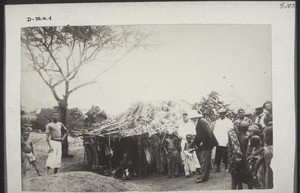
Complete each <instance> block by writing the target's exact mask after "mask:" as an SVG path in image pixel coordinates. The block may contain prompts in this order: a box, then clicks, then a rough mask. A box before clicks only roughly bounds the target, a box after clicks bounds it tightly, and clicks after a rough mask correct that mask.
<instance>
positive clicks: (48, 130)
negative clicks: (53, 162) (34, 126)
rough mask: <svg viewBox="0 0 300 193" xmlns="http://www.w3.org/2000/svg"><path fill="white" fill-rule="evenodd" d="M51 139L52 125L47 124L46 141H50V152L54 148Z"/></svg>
mask: <svg viewBox="0 0 300 193" xmlns="http://www.w3.org/2000/svg"><path fill="white" fill-rule="evenodd" d="M50 140H51V135H50V127H49V126H48V125H47V126H46V141H47V143H48V145H49V153H50V152H51V151H53V148H52V146H51V144H50Z"/></svg>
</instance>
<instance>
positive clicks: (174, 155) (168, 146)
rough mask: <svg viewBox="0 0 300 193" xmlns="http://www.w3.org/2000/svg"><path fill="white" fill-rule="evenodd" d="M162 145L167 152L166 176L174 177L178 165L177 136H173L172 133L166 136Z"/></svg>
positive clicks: (178, 147)
mask: <svg viewBox="0 0 300 193" xmlns="http://www.w3.org/2000/svg"><path fill="white" fill-rule="evenodd" d="M164 147H165V151H166V154H167V162H168V176H167V178H171V177H172V178H175V177H176V176H178V165H179V158H180V157H179V149H180V143H179V138H177V137H175V135H174V134H171V135H169V134H168V136H167V138H166V139H165V141H164Z"/></svg>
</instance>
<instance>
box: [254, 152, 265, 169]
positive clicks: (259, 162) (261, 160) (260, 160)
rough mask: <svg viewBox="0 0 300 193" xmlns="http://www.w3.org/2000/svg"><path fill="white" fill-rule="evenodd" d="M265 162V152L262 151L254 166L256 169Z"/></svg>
mask: <svg viewBox="0 0 300 193" xmlns="http://www.w3.org/2000/svg"><path fill="white" fill-rule="evenodd" d="M263 162H264V154H263V153H262V154H261V156H260V157H259V158H258V160H257V162H256V164H255V166H254V167H255V169H256V170H257V169H258V168H259V167H260V165H261V164H262V163H263Z"/></svg>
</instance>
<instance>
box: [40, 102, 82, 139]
mask: <svg viewBox="0 0 300 193" xmlns="http://www.w3.org/2000/svg"><path fill="white" fill-rule="evenodd" d="M55 111H58V107H53V108H43V109H41V111H40V113H39V114H37V118H36V124H35V125H36V126H35V127H36V128H37V129H40V130H41V131H45V130H46V125H47V124H48V123H49V122H50V120H51V114H52V113H53V112H55ZM82 120H83V113H82V112H81V111H80V110H79V109H78V108H72V109H68V110H67V124H66V127H67V129H68V130H69V131H71V133H72V132H73V133H74V132H76V133H77V132H83V130H84V126H83V121H82ZM81 130H82V131H81Z"/></svg>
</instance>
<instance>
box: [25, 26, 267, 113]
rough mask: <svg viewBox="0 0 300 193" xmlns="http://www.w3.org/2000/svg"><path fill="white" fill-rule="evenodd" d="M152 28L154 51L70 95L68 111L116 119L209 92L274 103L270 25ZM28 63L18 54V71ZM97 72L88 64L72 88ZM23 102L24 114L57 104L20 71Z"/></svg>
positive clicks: (141, 52)
mask: <svg viewBox="0 0 300 193" xmlns="http://www.w3.org/2000/svg"><path fill="white" fill-rule="evenodd" d="M150 27H151V29H152V30H154V31H155V33H154V35H153V36H152V39H153V40H154V41H155V43H156V46H155V47H153V48H150V49H148V50H143V49H140V50H136V51H135V52H132V53H131V54H130V55H128V56H126V57H125V58H123V59H122V60H121V61H120V62H118V63H117V64H116V65H115V66H114V67H113V68H112V69H111V70H110V71H108V72H106V73H105V74H104V75H103V76H102V77H101V78H100V79H99V84H98V85H89V86H87V87H84V88H82V89H80V90H77V91H76V92H74V93H73V94H72V95H71V96H70V98H69V107H79V108H81V109H88V108H90V107H91V106H92V105H99V106H100V108H103V109H104V110H105V111H106V112H107V113H109V114H118V113H121V112H122V111H124V110H126V109H127V108H128V107H129V106H130V104H131V103H133V102H135V101H153V100H180V99H184V100H186V101H188V102H190V103H194V102H197V101H199V100H200V99H201V97H203V96H206V95H207V94H208V93H209V92H210V91H211V90H214V91H217V92H219V93H220V94H221V95H222V96H225V98H226V100H228V102H230V101H229V100H230V99H233V100H236V99H238V100H240V103H241V104H245V105H249V106H251V107H252V108H255V107H258V106H261V105H262V104H263V102H264V101H266V100H271V99H272V98H271V97H272V93H271V85H272V84H271V80H272V79H271V66H272V63H271V26H270V25H153V26H150ZM22 53H23V51H22ZM99 61H100V60H99V59H97V60H96V61H94V63H97V62H98V63H99ZM28 62H29V61H28V59H27V58H26V57H25V56H24V55H22V68H24V67H26V65H28ZM91 64H92V63H91ZM100 70H102V69H99V68H98V67H95V66H93V64H92V65H91V67H89V68H85V69H83V72H82V73H81V74H80V76H79V77H78V79H77V80H76V83H80V82H83V81H85V80H88V79H89V78H90V77H93V75H96V74H97V73H99V71H100ZM225 102H226V101H225ZM21 103H22V106H24V107H25V109H35V108H40V107H51V106H54V105H57V103H56V101H55V99H54V97H53V95H52V93H51V92H50V90H49V88H48V87H47V86H46V85H45V84H44V83H43V81H42V80H41V79H40V78H39V77H38V75H37V74H36V73H35V72H28V71H24V70H22V80H21Z"/></svg>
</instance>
